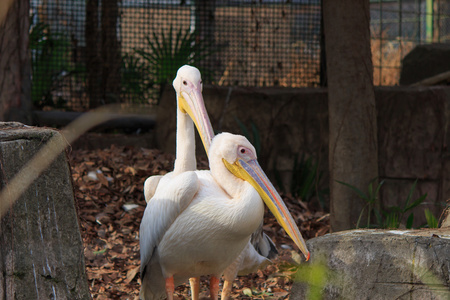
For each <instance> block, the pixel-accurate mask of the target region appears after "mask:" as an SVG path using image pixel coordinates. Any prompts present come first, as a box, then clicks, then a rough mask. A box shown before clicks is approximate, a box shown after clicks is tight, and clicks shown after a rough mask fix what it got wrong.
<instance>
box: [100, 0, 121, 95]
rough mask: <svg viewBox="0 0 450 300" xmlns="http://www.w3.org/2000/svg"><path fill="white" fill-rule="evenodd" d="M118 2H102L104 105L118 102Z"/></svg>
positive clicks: (119, 58) (108, 0)
mask: <svg viewBox="0 0 450 300" xmlns="http://www.w3.org/2000/svg"><path fill="white" fill-rule="evenodd" d="M117 1H118V0H104V1H102V58H103V64H102V92H103V99H104V101H105V102H106V103H115V102H119V101H120V62H121V57H120V45H119V40H118V38H117V18H118V16H119V7H118V4H117Z"/></svg>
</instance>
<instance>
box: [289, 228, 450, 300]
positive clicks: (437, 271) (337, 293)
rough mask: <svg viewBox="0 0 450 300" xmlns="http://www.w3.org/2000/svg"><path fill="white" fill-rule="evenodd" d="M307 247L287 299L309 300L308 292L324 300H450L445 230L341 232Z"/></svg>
mask: <svg viewBox="0 0 450 300" xmlns="http://www.w3.org/2000/svg"><path fill="white" fill-rule="evenodd" d="M307 245H308V249H309V250H310V251H311V262H310V263H309V267H310V268H309V267H308V264H306V263H304V264H303V265H302V266H303V267H302V268H301V269H300V271H299V273H298V274H297V277H296V279H297V280H300V279H302V281H296V282H295V283H294V285H293V287H292V291H291V296H290V299H309V298H310V297H311V295H310V294H308V293H309V290H311V291H319V292H320V291H321V290H322V291H323V299H450V277H449V274H450V260H449V259H450V229H449V228H447V229H443V228H442V229H427V230H409V231H408V230H405V231H401V230H352V231H343V232H337V233H333V234H327V235H325V236H322V237H318V238H314V239H311V240H309V241H308V242H307ZM320 261H323V262H324V264H322V265H320V264H319V262H320ZM324 265H326V267H324ZM324 270H325V271H324ZM308 272H309V273H308ZM321 272H322V273H323V274H325V276H322V278H321V279H324V278H326V280H324V281H323V285H324V286H320V282H321V280H318V279H317V278H316V277H317V276H316V277H315V276H314V274H320V273H321ZM305 281H309V282H318V283H319V286H317V284H316V289H314V288H311V289H310V288H309V287H308V285H307V284H305ZM313 287H314V285H313Z"/></svg>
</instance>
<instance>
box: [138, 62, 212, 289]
mask: <svg viewBox="0 0 450 300" xmlns="http://www.w3.org/2000/svg"><path fill="white" fill-rule="evenodd" d="M173 87H174V89H175V91H176V98H177V118H176V119H177V143H176V147H177V148H176V153H177V157H176V160H175V165H174V170H173V172H171V173H169V174H167V175H166V176H161V175H154V176H150V177H148V178H147V179H146V180H145V183H144V197H145V200H146V202H147V203H148V201H149V200H150V199H151V198H152V197H153V195H154V194H155V192H156V190H157V188H158V186H159V183H160V181H161V179H162V178H163V177H166V179H165V180H163V182H168V181H170V180H169V179H171V178H172V177H174V176H177V175H179V174H181V173H183V172H186V171H194V170H196V157H195V132H194V124H195V126H197V129H198V131H199V132H201V133H202V134H200V135H201V137H202V138H204V139H205V142H206V143H204V147H205V149H206V151H207V149H208V148H209V145H210V143H211V139H212V136H213V135H214V133H213V131H212V126H211V122H210V121H209V117H208V114H207V113H206V109H205V105H204V103H203V96H202V88H203V86H202V80H201V74H200V71H199V70H198V69H197V68H195V67H192V66H188V65H184V66H182V67H180V68H179V70H178V72H177V76H176V77H175V79H174V81H173ZM141 253H142V251H141ZM143 271H144V270H143V268H142V264H141V277H142V274H143ZM194 281H195V280H194ZM141 290H142V291H144V289H141ZM197 293H198V292H197Z"/></svg>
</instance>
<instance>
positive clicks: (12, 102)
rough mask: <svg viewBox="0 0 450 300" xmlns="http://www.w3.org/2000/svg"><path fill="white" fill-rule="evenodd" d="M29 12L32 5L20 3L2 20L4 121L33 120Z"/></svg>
mask: <svg viewBox="0 0 450 300" xmlns="http://www.w3.org/2000/svg"><path fill="white" fill-rule="evenodd" d="M7 4H8V3H7ZM1 8H2V9H7V7H4V6H2V7H1ZM29 10H30V5H29V1H27V0H16V1H14V2H12V3H11V6H10V7H9V10H8V12H7V13H6V16H5V19H4V20H3V22H2V20H0V121H8V120H15V121H20V122H23V123H27V124H29V123H30V120H31V67H30V55H29V52H28V32H29V29H30V19H29ZM3 13H4V12H2V14H3Z"/></svg>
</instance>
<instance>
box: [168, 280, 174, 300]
mask: <svg viewBox="0 0 450 300" xmlns="http://www.w3.org/2000/svg"><path fill="white" fill-rule="evenodd" d="M174 291H175V283H174V282H173V276H170V277H169V278H166V294H167V300H173V292H174Z"/></svg>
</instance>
